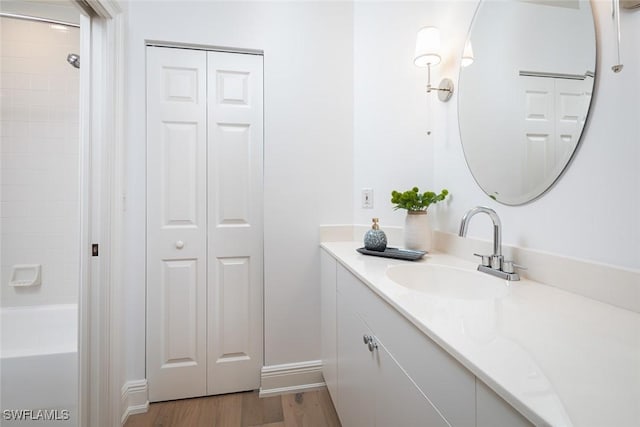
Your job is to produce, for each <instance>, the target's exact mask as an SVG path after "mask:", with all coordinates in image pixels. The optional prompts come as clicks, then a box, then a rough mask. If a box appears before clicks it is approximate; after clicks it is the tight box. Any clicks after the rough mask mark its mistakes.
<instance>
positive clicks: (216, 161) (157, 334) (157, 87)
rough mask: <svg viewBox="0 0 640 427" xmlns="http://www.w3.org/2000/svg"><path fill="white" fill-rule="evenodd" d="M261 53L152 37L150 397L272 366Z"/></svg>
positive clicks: (231, 380)
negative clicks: (265, 317) (266, 302)
mask: <svg viewBox="0 0 640 427" xmlns="http://www.w3.org/2000/svg"><path fill="white" fill-rule="evenodd" d="M262 139H263V132H262V56H258V55H248V54H235V53H223V52H206V51H202V50H188V49H175V48H162V47H148V48H147V377H148V381H149V400H150V401H159V400H170V399H178V398H186V397H193V396H202V395H207V394H219V393H227V392H233V391H241V390H250V389H255V388H258V387H259V385H260V368H261V366H262V342H263V339H262V264H263V261H262V260H263V255H262V235H263V232H262V151H263V140H262Z"/></svg>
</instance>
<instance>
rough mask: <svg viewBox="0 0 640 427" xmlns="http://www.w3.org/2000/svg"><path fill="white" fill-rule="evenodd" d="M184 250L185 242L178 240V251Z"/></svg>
mask: <svg viewBox="0 0 640 427" xmlns="http://www.w3.org/2000/svg"><path fill="white" fill-rule="evenodd" d="M182 248H184V242H183V241H182V240H178V241H177V242H176V249H182Z"/></svg>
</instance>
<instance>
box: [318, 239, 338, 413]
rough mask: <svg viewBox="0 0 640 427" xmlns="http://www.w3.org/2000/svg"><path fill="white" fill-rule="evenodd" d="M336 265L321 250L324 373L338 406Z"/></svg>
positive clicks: (321, 341) (321, 316)
mask: <svg viewBox="0 0 640 427" xmlns="http://www.w3.org/2000/svg"><path fill="white" fill-rule="evenodd" d="M336 267H337V262H336V260H335V258H333V257H332V256H331V255H329V254H328V253H327V252H326V251H324V250H321V251H320V319H321V320H320V321H321V325H322V327H321V329H322V330H321V334H320V345H321V348H322V375H323V376H324V381H325V383H326V384H327V389H329V395H330V396H331V399H332V400H333V404H334V406H336V407H337V401H336V398H337V396H338V390H337V386H338V365H337V363H336V361H337V360H336V359H337V354H336V345H337V336H336V332H337V329H336V321H337V316H336Z"/></svg>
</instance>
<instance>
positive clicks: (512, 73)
mask: <svg viewBox="0 0 640 427" xmlns="http://www.w3.org/2000/svg"><path fill="white" fill-rule="evenodd" d="M469 40H470V41H471V42H472V43H473V51H474V62H473V64H471V65H470V66H468V67H465V68H461V70H460V80H459V90H458V118H459V125H460V137H461V140H462V146H463V149H464V154H465V159H466V161H467V164H468V166H469V169H470V171H471V173H472V174H473V177H474V178H475V180H476V182H477V183H478V185H479V186H480V187H481V188H482V190H483V191H484V192H485V193H487V194H488V195H489V196H490V197H491V198H493V199H495V200H497V201H498V202H501V203H504V204H508V205H518V204H523V203H527V202H529V201H531V200H533V199H535V198H537V197H539V196H540V195H542V194H543V193H544V192H545V191H546V190H547V189H549V188H550V187H551V186H552V185H553V183H554V182H555V181H556V180H557V179H558V178H559V177H560V175H561V174H562V172H563V171H564V169H565V168H566V166H567V165H568V163H569V162H570V160H571V158H572V157H573V153H574V152H575V150H576V147H577V146H578V144H579V142H580V137H581V135H582V131H583V129H584V125H585V122H586V118H587V116H588V110H589V107H590V103H591V94H592V90H593V85H594V70H595V58H596V44H595V27H594V20H593V12H592V10H591V4H590V2H589V1H588V0H566V1H544V0H521V1H512V2H495V1H483V2H481V3H480V4H479V5H478V10H477V11H476V15H475V17H474V20H473V23H472V26H471V29H470V31H469Z"/></svg>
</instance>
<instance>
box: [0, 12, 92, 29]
mask: <svg viewBox="0 0 640 427" xmlns="http://www.w3.org/2000/svg"><path fill="white" fill-rule="evenodd" d="M0 17H3V18H14V19H22V20H24V21H37V22H44V23H45V24H54V25H64V26H65V27H74V28H80V24H74V23H73V22H67V21H58V20H56V19H49V18H40V17H39V16H30V15H21V14H19V13H8V12H0Z"/></svg>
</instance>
